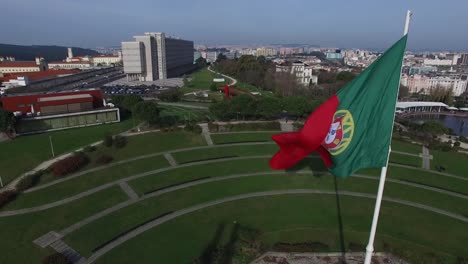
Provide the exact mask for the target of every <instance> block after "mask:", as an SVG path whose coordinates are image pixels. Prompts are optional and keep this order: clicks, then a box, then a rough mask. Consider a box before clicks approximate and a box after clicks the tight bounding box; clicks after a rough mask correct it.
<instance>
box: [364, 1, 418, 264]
mask: <svg viewBox="0 0 468 264" xmlns="http://www.w3.org/2000/svg"><path fill="white" fill-rule="evenodd" d="M411 15H412V13H411V11H410V10H408V11H407V12H406V22H405V31H404V32H403V36H404V35H406V34H408V31H409V23H410V18H411ZM402 67H403V64H402ZM400 78H401V70H400ZM398 90H399V88H398ZM396 100H398V95H397V98H396ZM393 122H395V112H394V114H393ZM392 134H393V126H392V132H391V135H390V142H391V140H392ZM390 151H391V147H390V148H389V149H388V156H387V164H386V165H385V167H382V170H381V171H380V180H379V189H378V191H377V198H376V200H375V208H374V217H373V219H372V226H371V231H370V235H369V243H368V244H367V247H366V258H365V260H364V264H370V263H371V259H372V254H373V252H374V239H375V232H376V230H377V222H378V221H379V213H380V205H381V203H382V196H383V191H384V186H385V178H387V167H388V160H389V158H390Z"/></svg>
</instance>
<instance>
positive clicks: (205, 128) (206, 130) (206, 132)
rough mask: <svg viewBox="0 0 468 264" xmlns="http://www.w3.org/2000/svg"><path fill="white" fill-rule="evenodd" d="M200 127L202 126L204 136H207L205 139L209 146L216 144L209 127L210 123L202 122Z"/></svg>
mask: <svg viewBox="0 0 468 264" xmlns="http://www.w3.org/2000/svg"><path fill="white" fill-rule="evenodd" d="M200 127H201V128H202V136H203V138H205V141H206V143H207V144H208V146H212V145H214V144H213V140H212V139H211V136H210V129H209V128H208V124H200Z"/></svg>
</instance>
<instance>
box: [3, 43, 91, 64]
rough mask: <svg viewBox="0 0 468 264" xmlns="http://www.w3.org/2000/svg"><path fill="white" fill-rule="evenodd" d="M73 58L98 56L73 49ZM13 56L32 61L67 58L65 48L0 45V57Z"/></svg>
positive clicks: (84, 50)
mask: <svg viewBox="0 0 468 264" xmlns="http://www.w3.org/2000/svg"><path fill="white" fill-rule="evenodd" d="M73 55H74V56H84V55H99V53H98V52H96V51H94V50H90V49H83V48H77V47H73ZM5 56H13V57H15V58H16V60H28V61H31V60H34V58H35V57H38V56H41V57H44V58H45V59H46V60H47V61H49V62H50V61H58V60H63V59H65V58H66V57H67V47H60V46H36V45H33V46H20V45H11V44H0V57H5Z"/></svg>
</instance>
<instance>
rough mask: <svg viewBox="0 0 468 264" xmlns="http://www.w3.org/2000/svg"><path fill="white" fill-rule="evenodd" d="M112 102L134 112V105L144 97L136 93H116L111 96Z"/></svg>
mask: <svg viewBox="0 0 468 264" xmlns="http://www.w3.org/2000/svg"><path fill="white" fill-rule="evenodd" d="M111 99H112V103H113V104H115V105H116V106H118V107H119V108H121V109H122V110H124V111H128V112H132V109H133V107H134V106H135V105H136V104H138V103H139V102H141V101H143V99H142V98H141V97H140V96H138V95H135V94H131V95H114V96H112V97H111Z"/></svg>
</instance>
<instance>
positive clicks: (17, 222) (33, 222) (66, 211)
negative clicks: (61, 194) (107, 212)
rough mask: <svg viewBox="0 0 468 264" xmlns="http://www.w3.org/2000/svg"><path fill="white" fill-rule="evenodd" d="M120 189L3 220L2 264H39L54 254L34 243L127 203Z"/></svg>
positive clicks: (0, 226) (0, 225) (0, 227)
mask: <svg viewBox="0 0 468 264" xmlns="http://www.w3.org/2000/svg"><path fill="white" fill-rule="evenodd" d="M127 199H128V197H127V195H126V194H125V193H124V192H122V191H121V190H120V188H119V187H113V188H111V189H107V190H104V191H101V192H98V193H96V194H93V195H90V196H88V197H86V198H83V199H80V200H77V201H74V202H72V203H69V204H66V205H63V206H60V207H57V208H53V209H49V210H46V211H42V212H37V213H32V214H26V215H18V216H9V217H0V237H2V239H0V247H1V248H2V254H0V262H1V263H39V262H40V259H41V258H42V257H43V256H45V255H48V254H50V253H52V250H50V249H42V248H40V247H38V246H36V245H35V244H33V242H32V241H33V240H34V239H36V238H38V237H40V236H42V235H44V234H46V233H47V232H49V231H52V230H55V231H59V230H61V229H62V228H65V227H68V226H70V225H72V224H74V223H75V222H77V221H80V220H82V219H84V218H86V217H88V216H90V215H93V214H95V213H98V212H100V211H102V210H104V209H106V208H108V207H111V206H113V205H115V204H117V203H120V202H123V201H125V200H127Z"/></svg>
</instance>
